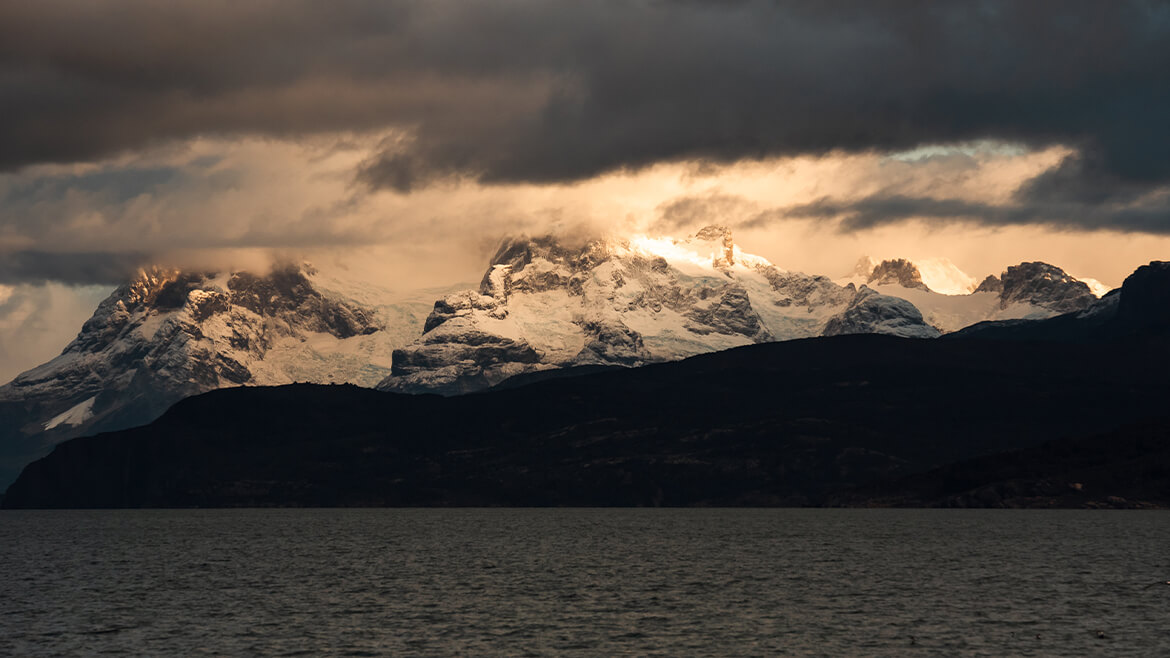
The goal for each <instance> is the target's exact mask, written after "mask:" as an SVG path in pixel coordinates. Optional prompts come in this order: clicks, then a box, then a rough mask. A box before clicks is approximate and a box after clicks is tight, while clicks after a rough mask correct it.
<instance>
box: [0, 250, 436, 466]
mask: <svg viewBox="0 0 1170 658" xmlns="http://www.w3.org/2000/svg"><path fill="white" fill-rule="evenodd" d="M314 277H315V272H314V271H313V270H312V269H311V268H309V267H307V266H281V267H277V268H274V269H273V270H272V271H271V272H269V273H267V274H263V275H260V274H254V273H248V272H236V273H232V274H222V275H217V274H214V273H203V272H182V271H178V270H174V269H164V268H151V269H146V270H143V271H142V272H140V273H139V275H138V276H137V277H136V278H135V279H134V280H133V281H130V282H128V283H127V284H125V285H123V286H121V287H120V288H118V289H117V290H115V291H114V292H113V293H112V294H111V295H110V296H109V297H108V298H107V299H106V300H105V301H103V302H102V303H101V304H100V305H99V306H98V308H97V310H96V311H95V312H94V314H93V316H92V317H91V318H90V319H89V320H88V321H86V322H85V324H84V325H83V326H82V328H81V331H80V332H79V333H78V335H77V337H76V339H74V340H73V342H71V343H70V344H69V345H68V346H67V347H66V348H65V350H64V351H63V352H62V353H61V355H60V356H58V357H57V358H55V359H53V360H51V361H49V362H48V363H45V364H43V365H41V366H38V367H36V368H33V369H32V370H29V371H27V372H25V373H22V374H21V375H19V376H17V377H16V378H15V379H14V380H13V381H12V382H10V383H9V384H7V385H5V386H3V387H0V419H3V420H4V421H5V422H4V423H3V425H2V426H0V488H2V487H3V486H6V484H7V482H8V481H9V480H10V479H11V478H12V477H15V475H16V473H17V472H18V470H19V468H20V467H22V466H23V465H24V464H25V463H27V462H28V461H29V460H30V459H33V458H35V457H38V456H40V455H41V454H43V453H44V452H46V451H47V450H48V449H49V448H50V447H51V446H52V445H53V444H54V443H56V442H58V441H60V440H63V439H65V438H70V437H73V436H79V435H82V434H89V433H94V432H99V431H106V430H112V429H118V428H122V427H128V426H132V425H137V424H141V423H145V422H149V421H150V420H152V419H153V418H155V417H156V416H158V414H160V413H162V412H163V411H165V410H166V409H167V407H169V406H170V405H171V404H173V403H174V402H176V401H178V400H180V399H182V398H185V397H188V396H190V395H194V394H197V393H202V392H204V391H208V390H212V389H216V388H222V387H226V386H239V385H275V384H285V383H291V382H294V381H311V382H319V383H331V382H338V383H340V382H353V383H359V384H363V385H366V386H372V385H374V384H375V383H377V382H378V381H379V380H381V379H382V378H383V377H385V375H386V374H388V372H389V363H388V361H389V359H388V358H386V357H387V356H388V354H389V352H390V351H391V350H392V348H393V346H394V344H395V343H396V342H397V343H398V344H400V342H401V339H400V338H396V337H400V336H401V334H402V332H401V331H397V330H396V331H392V332H389V333H387V332H386V331H385V328H386V326H387V324H388V322H389V320H388V319H387V318H386V317H382V316H381V315H380V311H379V310H378V309H375V308H372V307H370V306H367V305H364V304H362V303H358V302H356V301H353V300H352V299H348V298H346V297H345V296H344V295H343V294H340V293H336V292H326V291H325V290H323V289H322V287H321V286H320V285H318V284H317V283H315V281H314ZM399 310H403V309H399ZM420 311H421V309H416V310H415V314H416V315H418V320H417V325H415V327H418V326H419V325H421V319H422V313H421V312H420ZM403 318H409V313H408V312H404V313H398V314H396V316H395V321H398V322H401V321H402V319H403ZM413 331H418V329H417V328H413ZM383 353H384V354H383Z"/></svg>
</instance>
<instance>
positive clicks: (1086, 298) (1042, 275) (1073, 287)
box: [1000, 261, 1097, 313]
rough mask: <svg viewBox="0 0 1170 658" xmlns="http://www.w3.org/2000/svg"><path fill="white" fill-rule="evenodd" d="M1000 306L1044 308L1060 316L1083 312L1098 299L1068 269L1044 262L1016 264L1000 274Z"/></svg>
mask: <svg viewBox="0 0 1170 658" xmlns="http://www.w3.org/2000/svg"><path fill="white" fill-rule="evenodd" d="M1000 280H1001V282H1002V286H1003V287H1002V290H1001V291H1000V306H1001V307H1003V308H1007V306H1008V305H1009V304H1011V303H1013V302H1025V303H1030V304H1035V305H1037V306H1042V307H1044V308H1047V309H1050V310H1053V311H1056V312H1058V313H1068V312H1070V311H1079V310H1082V309H1084V308H1086V307H1088V305H1089V304H1091V303H1092V302H1093V301H1094V300H1095V299H1097V298H1096V296H1094V295H1093V293H1092V291H1091V290H1089V286H1088V285H1087V284H1085V283H1084V282H1082V281H1078V280H1076V279H1075V278H1073V277H1072V276H1070V275H1069V274H1068V273H1066V272H1065V271H1064V270H1062V269H1060V268H1059V267H1056V266H1055V265H1049V264H1048V263H1043V262H1040V261H1032V262H1028V263H1020V264H1019V265H1012V266H1010V267H1008V268H1007V269H1006V270H1004V272H1003V274H1001V275H1000Z"/></svg>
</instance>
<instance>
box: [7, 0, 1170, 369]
mask: <svg viewBox="0 0 1170 658" xmlns="http://www.w3.org/2000/svg"><path fill="white" fill-rule="evenodd" d="M1166 117H1170V4H1167V3H1161V2H1139V1H1132V2H1125V1H1121V0H1116V1H1110V2H1100V1H1098V0H1092V1H1078V0H1059V1H1044V0H1033V1H1029V2H994V1H978V0H963V1H932V2H926V1H922V2H906V1H892V0H864V1H861V0H859V1H855V2H844V1H843V2H832V3H822V2H812V1H808V2H762V1H761V2H754V1H751V0H740V1H736V0H729V1H724V2H703V1H700V0H678V1H675V2H671V1H666V0H647V1H643V2H635V1H629V2H609V1H605V0H598V1H596V2H575V1H570V0H547V1H542V2H536V1H527V0H427V1H425V2H422V1H409V2H405V1H402V2H395V1H388V0H376V1H375V0H371V1H361V0H349V1H347V0H340V1H335V2H329V3H323V2H317V1H316V0H254V1H249V2H228V1H226V0H198V1H193V0H174V1H171V2H166V3H159V2H154V1H153V0H105V1H103V2H100V3H99V2H77V1H76V0H38V2H10V3H2V4H0V380H4V381H6V380H7V379H8V378H10V377H11V376H12V375H14V374H16V373H17V372H19V371H20V370H22V369H24V368H27V367H30V366H32V365H35V364H37V363H40V362H42V361H44V360H45V359H47V358H49V357H51V356H53V355H54V354H56V353H57V352H59V351H60V349H61V348H62V347H63V346H64V345H65V343H67V342H68V340H69V339H70V338H71V337H72V336H73V335H74V334H75V333H76V331H77V330H78V329H79V328H80V325H81V323H82V322H83V321H84V320H85V318H86V317H88V316H89V314H90V313H92V310H93V308H94V306H95V305H96V300H98V299H100V298H101V296H103V295H104V294H107V293H108V292H109V291H110V290H111V289H112V288H113V287H114V286H116V285H118V284H119V283H120V282H121V281H124V280H125V279H126V278H127V277H128V276H131V275H132V274H133V272H134V271H135V270H136V269H137V268H138V267H140V266H142V265H145V264H150V263H163V264H170V265H177V266H181V267H200V268H261V267H264V266H265V265H266V264H268V263H271V262H273V261H275V260H281V259H287V258H307V259H309V260H311V261H312V262H314V263H315V264H317V265H318V266H319V267H321V266H323V267H333V268H337V269H340V270H345V271H347V272H349V273H350V274H351V275H352V276H354V277H361V278H366V279H369V280H372V281H376V282H378V283H380V284H382V285H384V286H386V287H389V288H397V289H409V288H417V287H423V286H439V285H447V284H451V283H455V282H460V281H476V280H478V279H479V277H480V275H481V274H482V271H483V269H484V267H485V265H486V258H487V257H488V255H489V254H490V252H491V251H492V249H493V247H494V246H495V245H496V244H497V243H498V242H499V240H500V239H501V238H503V237H504V236H507V235H513V234H518V233H529V234H546V233H551V234H555V235H559V236H561V237H562V238H563V239H566V240H582V239H587V238H589V237H592V236H598V235H606V234H618V235H623V234H637V233H644V234H654V235H678V236H681V235H685V234H686V233H688V232H693V231H694V230H696V229H697V228H699V227H702V226H703V225H706V224H711V223H719V224H725V225H728V226H730V227H731V228H732V229H733V231H734V232H735V235H736V240H737V242H738V243H740V245H741V246H742V247H743V249H744V250H745V251H748V252H751V253H756V254H759V255H762V256H764V257H766V258H768V259H769V260H771V261H773V262H774V263H776V264H777V265H778V266H780V267H784V268H787V269H794V270H801V271H807V272H813V273H821V274H828V275H830V276H834V277H836V276H841V275H843V274H845V273H846V272H847V271H848V270H849V269H850V268H851V267H852V265H853V263H855V262H856V261H857V260H858V258H859V257H861V256H865V255H869V256H875V257H879V258H884V257H907V258H919V259H923V258H938V257H944V258H949V259H950V260H952V261H953V262H954V263H955V264H957V265H958V266H959V267H960V268H962V269H963V270H964V271H966V272H967V273H969V274H970V275H972V276H974V277H977V278H982V277H983V276H985V275H987V274H992V273H998V272H1000V271H1002V270H1003V268H1004V267H1006V266H1007V265H1011V264H1015V263H1018V262H1021V261H1025V260H1044V261H1046V262H1050V263H1053V264H1055V265H1058V266H1060V267H1063V268H1065V269H1066V270H1068V271H1069V272H1070V273H1072V274H1073V275H1075V276H1084V277H1093V278H1095V279H1099V280H1100V281H1102V282H1104V283H1105V284H1106V285H1108V286H1116V285H1120V283H1121V281H1122V280H1123V279H1124V277H1125V276H1126V274H1128V273H1129V272H1130V271H1132V270H1133V269H1134V268H1136V267H1137V266H1138V265H1140V264H1143V263H1145V262H1148V261H1150V260H1154V259H1159V258H1161V259H1170V122H1168V121H1167V120H1166Z"/></svg>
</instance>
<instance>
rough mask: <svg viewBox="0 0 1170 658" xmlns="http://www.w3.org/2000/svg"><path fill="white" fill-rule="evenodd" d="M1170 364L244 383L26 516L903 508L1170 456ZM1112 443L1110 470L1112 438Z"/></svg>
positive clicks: (714, 366) (177, 417)
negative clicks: (913, 484)
mask: <svg viewBox="0 0 1170 658" xmlns="http://www.w3.org/2000/svg"><path fill="white" fill-rule="evenodd" d="M1166 355H1167V349H1166V344H1165V342H1164V341H1162V340H1157V339H1146V340H1131V341H1127V342H1124V343H1102V344H1080V345H1071V344H1068V343H1058V342H1022V341H982V340H963V339H953V340H945V341H937V340H936V341H931V340H914V339H899V338H891V337H883V336H873V335H866V336H841V337H834V338H818V339H809V340H800V341H792V342H786V343H774V344H765V345H755V346H749V347H744V348H739V349H735V350H729V351H726V352H719V353H713V354H706V355H702V356H698V357H694V358H691V359H687V360H685V361H680V362H675V363H667V364H661V365H655V366H647V367H644V368H640V369H635V370H621V371H614V372H600V373H595V374H590V375H584V376H580V377H572V378H563V379H552V380H546V381H539V382H535V383H532V384H529V385H526V386H520V387H516V388H509V389H505V390H497V391H489V392H486V393H481V394H474V395H468V396H463V397H456V398H440V397H436V396H409V395H398V394H392V393H382V392H377V391H372V390H367V389H361V388H356V387H351V386H311V385H294V386H285V387H278V388H236V389H227V390H220V391H214V392H211V393H207V394H204V395H201V396H198V397H194V398H190V399H187V400H184V401H182V402H180V403H178V404H177V405H175V406H174V407H173V408H172V409H171V410H170V411H168V412H167V413H166V414H165V415H164V416H163V417H162V418H160V419H159V420H157V421H156V422H154V423H152V424H150V425H148V426H145V427H141V428H136V429H131V430H125V431H120V432H113V433H108V434H102V435H98V436H96V437H89V438H82V439H75V440H72V441H68V442H66V443H63V444H61V445H60V446H58V447H57V448H56V449H55V450H54V452H53V453H52V454H51V455H49V456H48V457H46V458H45V459H42V460H40V461H38V462H35V463H33V464H31V465H30V466H29V467H28V468H26V469H25V471H24V472H23V473H22V475H21V476H20V478H19V480H18V481H17V482H16V483H15V484H13V485H12V487H10V488H9V490H8V492H7V495H6V497H5V499H4V505H5V506H7V507H186V506H268V505H298V506H299V505H306V506H352V505H412V506H413V505H420V506H437V505H470V506H476V505H522V506H526V505H579V506H591V505H601V506H605V505H816V504H841V503H848V504H870V503H872V502H877V503H882V502H883V501H884V502H885V503H889V502H890V498H891V495H892V494H891V490H888V489H873V490H872V491H871V494H872V496H873V498H872V499H871V498H866V497H865V495H864V494H860V493H857V492H859V491H861V492H864V491H865V490H864V489H860V490H859V489H858V487H865V486H872V485H877V484H881V483H891V482H895V481H898V480H899V479H901V478H905V477H907V476H910V475H914V474H923V473H927V472H929V471H930V470H931V469H935V468H938V467H942V466H946V465H951V464H956V463H957V462H961V461H964V460H969V459H972V458H977V457H981V456H986V455H993V454H995V453H1002V452H1005V451H1010V450H1019V449H1027V448H1029V447H1033V446H1038V445H1040V444H1042V443H1044V442H1046V441H1050V440H1056V439H1071V440H1077V439H1079V438H1082V437H1092V436H1095V435H1099V434H1102V433H1108V432H1119V431H1120V432H1125V431H1127V430H1124V429H1123V428H1127V427H1131V426H1134V425H1135V424H1140V423H1149V425H1148V427H1147V429H1148V431H1149V436H1148V441H1149V443H1148V445H1147V444H1143V445H1146V448H1150V446H1153V447H1155V448H1157V447H1158V446H1164V442H1165V441H1166V434H1167V428H1166V423H1165V422H1164V421H1159V420H1152V419H1156V418H1159V417H1161V416H1162V415H1164V414H1165V412H1166V408H1165V401H1166V400H1167V399H1170V398H1168V397H1167V396H1168V394H1170V377H1167V372H1168V370H1167V367H1168V366H1170V359H1167V357H1166ZM1094 449H1096V450H1100V451H1102V453H1103V454H1104V455H1106V456H1108V455H1109V452H1110V443H1109V442H1108V441H1105V442H1100V443H1099V444H1097V446H1096V448H1094ZM1151 449H1152V448H1151ZM1158 449H1161V448H1158ZM1024 454H1026V455H1034V453H1024ZM1026 458H1027V459H1032V458H1034V457H1032V456H1030V457H1026ZM1138 459H1139V460H1140V455H1139V456H1138ZM1070 472H1071V471H1070ZM1078 473H1080V472H1079V471H1078ZM1001 475H1002V472H1000V471H996V472H994V473H991V476H994V477H1000V476H1001ZM1078 477H1083V479H1085V480H1090V479H1091V478H1092V477H1093V476H1092V474H1091V473H1090V474H1086V475H1083V476H1081V475H1078ZM1161 477H1163V478H1165V473H1163V474H1162V476H1161ZM964 482H966V481H964ZM969 484H971V486H969V487H966V489H964V491H965V490H967V489H972V488H977V486H978V485H979V484H980V483H979V482H973V483H970V482H969ZM1082 484H1083V486H1084V487H1085V488H1086V489H1087V490H1088V491H1090V492H1097V493H1099V494H1100V496H1102V499H1104V498H1103V497H1104V496H1108V495H1112V494H1111V493H1110V492H1108V491H1100V492H1098V490H1097V484H1096V483H1094V482H1091V481H1086V482H1083V483H1082ZM850 491H852V492H854V493H852V494H849V495H846V494H845V492H850ZM1149 491H1156V487H1155V488H1152V489H1149ZM1162 491H1163V492H1164V489H1162ZM944 494H946V495H949V494H947V493H946V492H944ZM1151 495H1152V494H1151ZM903 498H904V499H905V501H910V497H908V496H903ZM938 498H945V495H940V496H936V497H935V498H930V499H929V500H928V499H927V498H926V497H923V496H920V497H918V498H915V499H914V501H917V502H920V503H923V504H933V503H935V502H937V499H938ZM1082 502H1084V501H1082ZM1148 502H1153V503H1158V504H1166V503H1167V502H1170V501H1167V500H1164V499H1160V500H1155V501H1148Z"/></svg>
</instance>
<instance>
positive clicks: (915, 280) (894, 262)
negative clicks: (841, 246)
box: [838, 256, 979, 295]
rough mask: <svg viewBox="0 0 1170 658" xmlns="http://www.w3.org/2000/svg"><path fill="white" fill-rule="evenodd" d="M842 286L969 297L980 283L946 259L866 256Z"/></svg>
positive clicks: (938, 257)
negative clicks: (892, 286) (896, 287)
mask: <svg viewBox="0 0 1170 658" xmlns="http://www.w3.org/2000/svg"><path fill="white" fill-rule="evenodd" d="M838 283H840V284H842V285H844V284H848V283H852V284H854V285H856V286H861V285H890V284H897V285H901V286H902V287H905V288H921V287H922V286H925V287H926V288H927V289H929V290H930V291H932V292H937V293H940V294H943V295H966V294H968V293H971V292H973V291H974V290H975V287H976V286H977V285H978V283H979V282H978V281H977V280H976V279H975V278H974V277H972V276H970V275H969V274H967V273H966V272H964V271H963V270H961V269H959V267H958V266H957V265H955V264H954V263H953V262H951V260H950V259H949V258H945V257H940V256H936V257H931V258H900V257H899V258H884V259H877V258H874V257H872V256H862V257H861V258H860V259H858V261H857V265H855V266H854V268H853V271H852V272H850V273H849V274H848V275H846V276H845V277H843V278H842V279H840V280H838Z"/></svg>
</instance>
